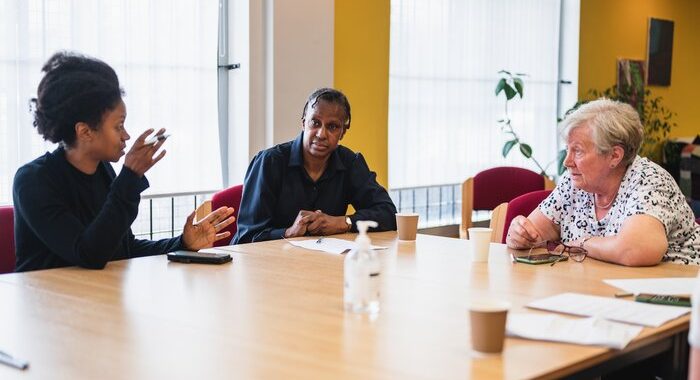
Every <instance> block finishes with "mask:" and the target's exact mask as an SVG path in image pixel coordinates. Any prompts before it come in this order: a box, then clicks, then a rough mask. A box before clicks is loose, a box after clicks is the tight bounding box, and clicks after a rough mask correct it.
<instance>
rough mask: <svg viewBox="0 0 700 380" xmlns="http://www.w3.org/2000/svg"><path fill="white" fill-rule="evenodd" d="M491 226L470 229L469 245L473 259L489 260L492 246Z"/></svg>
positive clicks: (478, 260)
mask: <svg viewBox="0 0 700 380" xmlns="http://www.w3.org/2000/svg"><path fill="white" fill-rule="evenodd" d="M492 231H493V230H492V229H490V228H483V227H472V228H470V229H469V245H470V248H471V253H472V261H475V262H486V261H489V248H490V246H491V232H492Z"/></svg>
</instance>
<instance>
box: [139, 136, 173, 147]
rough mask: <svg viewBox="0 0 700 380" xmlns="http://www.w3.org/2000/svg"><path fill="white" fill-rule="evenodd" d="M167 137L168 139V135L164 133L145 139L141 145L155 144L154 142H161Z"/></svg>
mask: <svg viewBox="0 0 700 380" xmlns="http://www.w3.org/2000/svg"><path fill="white" fill-rule="evenodd" d="M168 137H170V135H169V134H167V133H164V134H162V135H155V136H151V137H149V138H147V139H146V141H144V142H143V145H150V144H155V143H156V142H158V141H163V140H165V139H167V138H168Z"/></svg>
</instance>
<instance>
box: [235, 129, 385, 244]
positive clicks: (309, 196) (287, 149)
mask: <svg viewBox="0 0 700 380" xmlns="http://www.w3.org/2000/svg"><path fill="white" fill-rule="evenodd" d="M303 136H304V134H303V132H302V133H301V134H300V135H299V136H298V137H297V138H296V139H295V140H293V141H289V142H286V143H284V144H280V145H277V146H274V147H272V148H270V149H266V150H263V151H261V152H259V153H258V154H257V155H256V156H255V157H254V158H253V161H252V162H251V163H250V166H248V171H247V173H246V178H245V183H244V185H243V198H242V199H241V206H240V211H239V213H238V221H237V222H238V231H237V233H236V236H234V238H233V240H232V244H241V243H250V242H256V241H264V240H273V239H281V238H282V237H283V235H284V232H285V230H286V229H287V228H288V227H290V226H291V225H292V224H293V223H294V220H295V219H296V217H297V215H298V214H299V211H300V210H309V211H315V210H321V211H322V212H324V213H326V214H328V215H332V216H341V215H345V213H346V212H347V209H348V205H352V206H353V208H354V209H355V210H356V211H355V214H354V215H352V216H350V219H351V220H352V222H353V227H352V228H353V231H357V230H356V228H355V222H356V221H358V220H374V221H376V222H377V223H378V224H379V227H378V228H376V229H373V231H388V230H395V229H396V217H395V214H396V206H394V202H392V200H391V198H390V197H389V194H388V193H387V191H386V189H384V188H383V187H382V186H381V185H379V184H378V183H377V180H376V177H377V175H376V173H374V172H371V171H370V170H369V167H368V166H367V162H365V159H364V157H362V154H360V153H355V152H353V151H352V150H350V149H348V148H346V147H344V146H342V145H339V146H338V148H337V149H336V150H335V151H333V153H332V154H331V156H330V157H329V162H328V166H327V167H326V170H325V171H324V172H323V174H322V175H321V177H320V178H319V179H318V180H317V181H316V182H314V181H313V180H312V179H311V178H310V177H309V175H308V174H307V173H306V170H305V169H304V158H303V153H302V149H303Z"/></svg>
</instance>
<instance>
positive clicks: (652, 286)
mask: <svg viewBox="0 0 700 380" xmlns="http://www.w3.org/2000/svg"><path fill="white" fill-rule="evenodd" d="M697 281H698V279H697V277H671V278H635V279H624V280H603V282H605V283H606V284H608V285H612V286H614V287H616V288H620V289H622V290H624V291H626V292H628V293H632V294H641V293H647V294H662V295H671V296H680V295H688V294H691V293H692V292H693V289H694V288H695V284H696V283H697Z"/></svg>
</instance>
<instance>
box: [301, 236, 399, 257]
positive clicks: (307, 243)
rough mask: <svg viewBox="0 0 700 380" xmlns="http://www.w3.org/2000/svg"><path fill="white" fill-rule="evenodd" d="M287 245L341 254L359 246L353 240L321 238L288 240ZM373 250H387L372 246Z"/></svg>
mask: <svg viewBox="0 0 700 380" xmlns="http://www.w3.org/2000/svg"><path fill="white" fill-rule="evenodd" d="M287 243H289V244H292V245H294V246H296V247H301V248H306V249H313V250H315V251H323V252H328V253H335V254H341V253H343V252H345V251H349V250H351V249H354V248H355V247H356V246H357V244H356V243H355V242H354V241H352V240H343V239H336V238H327V237H324V238H321V239H306V240H287ZM370 248H371V249H375V250H376V249H386V247H381V246H378V245H370Z"/></svg>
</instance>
